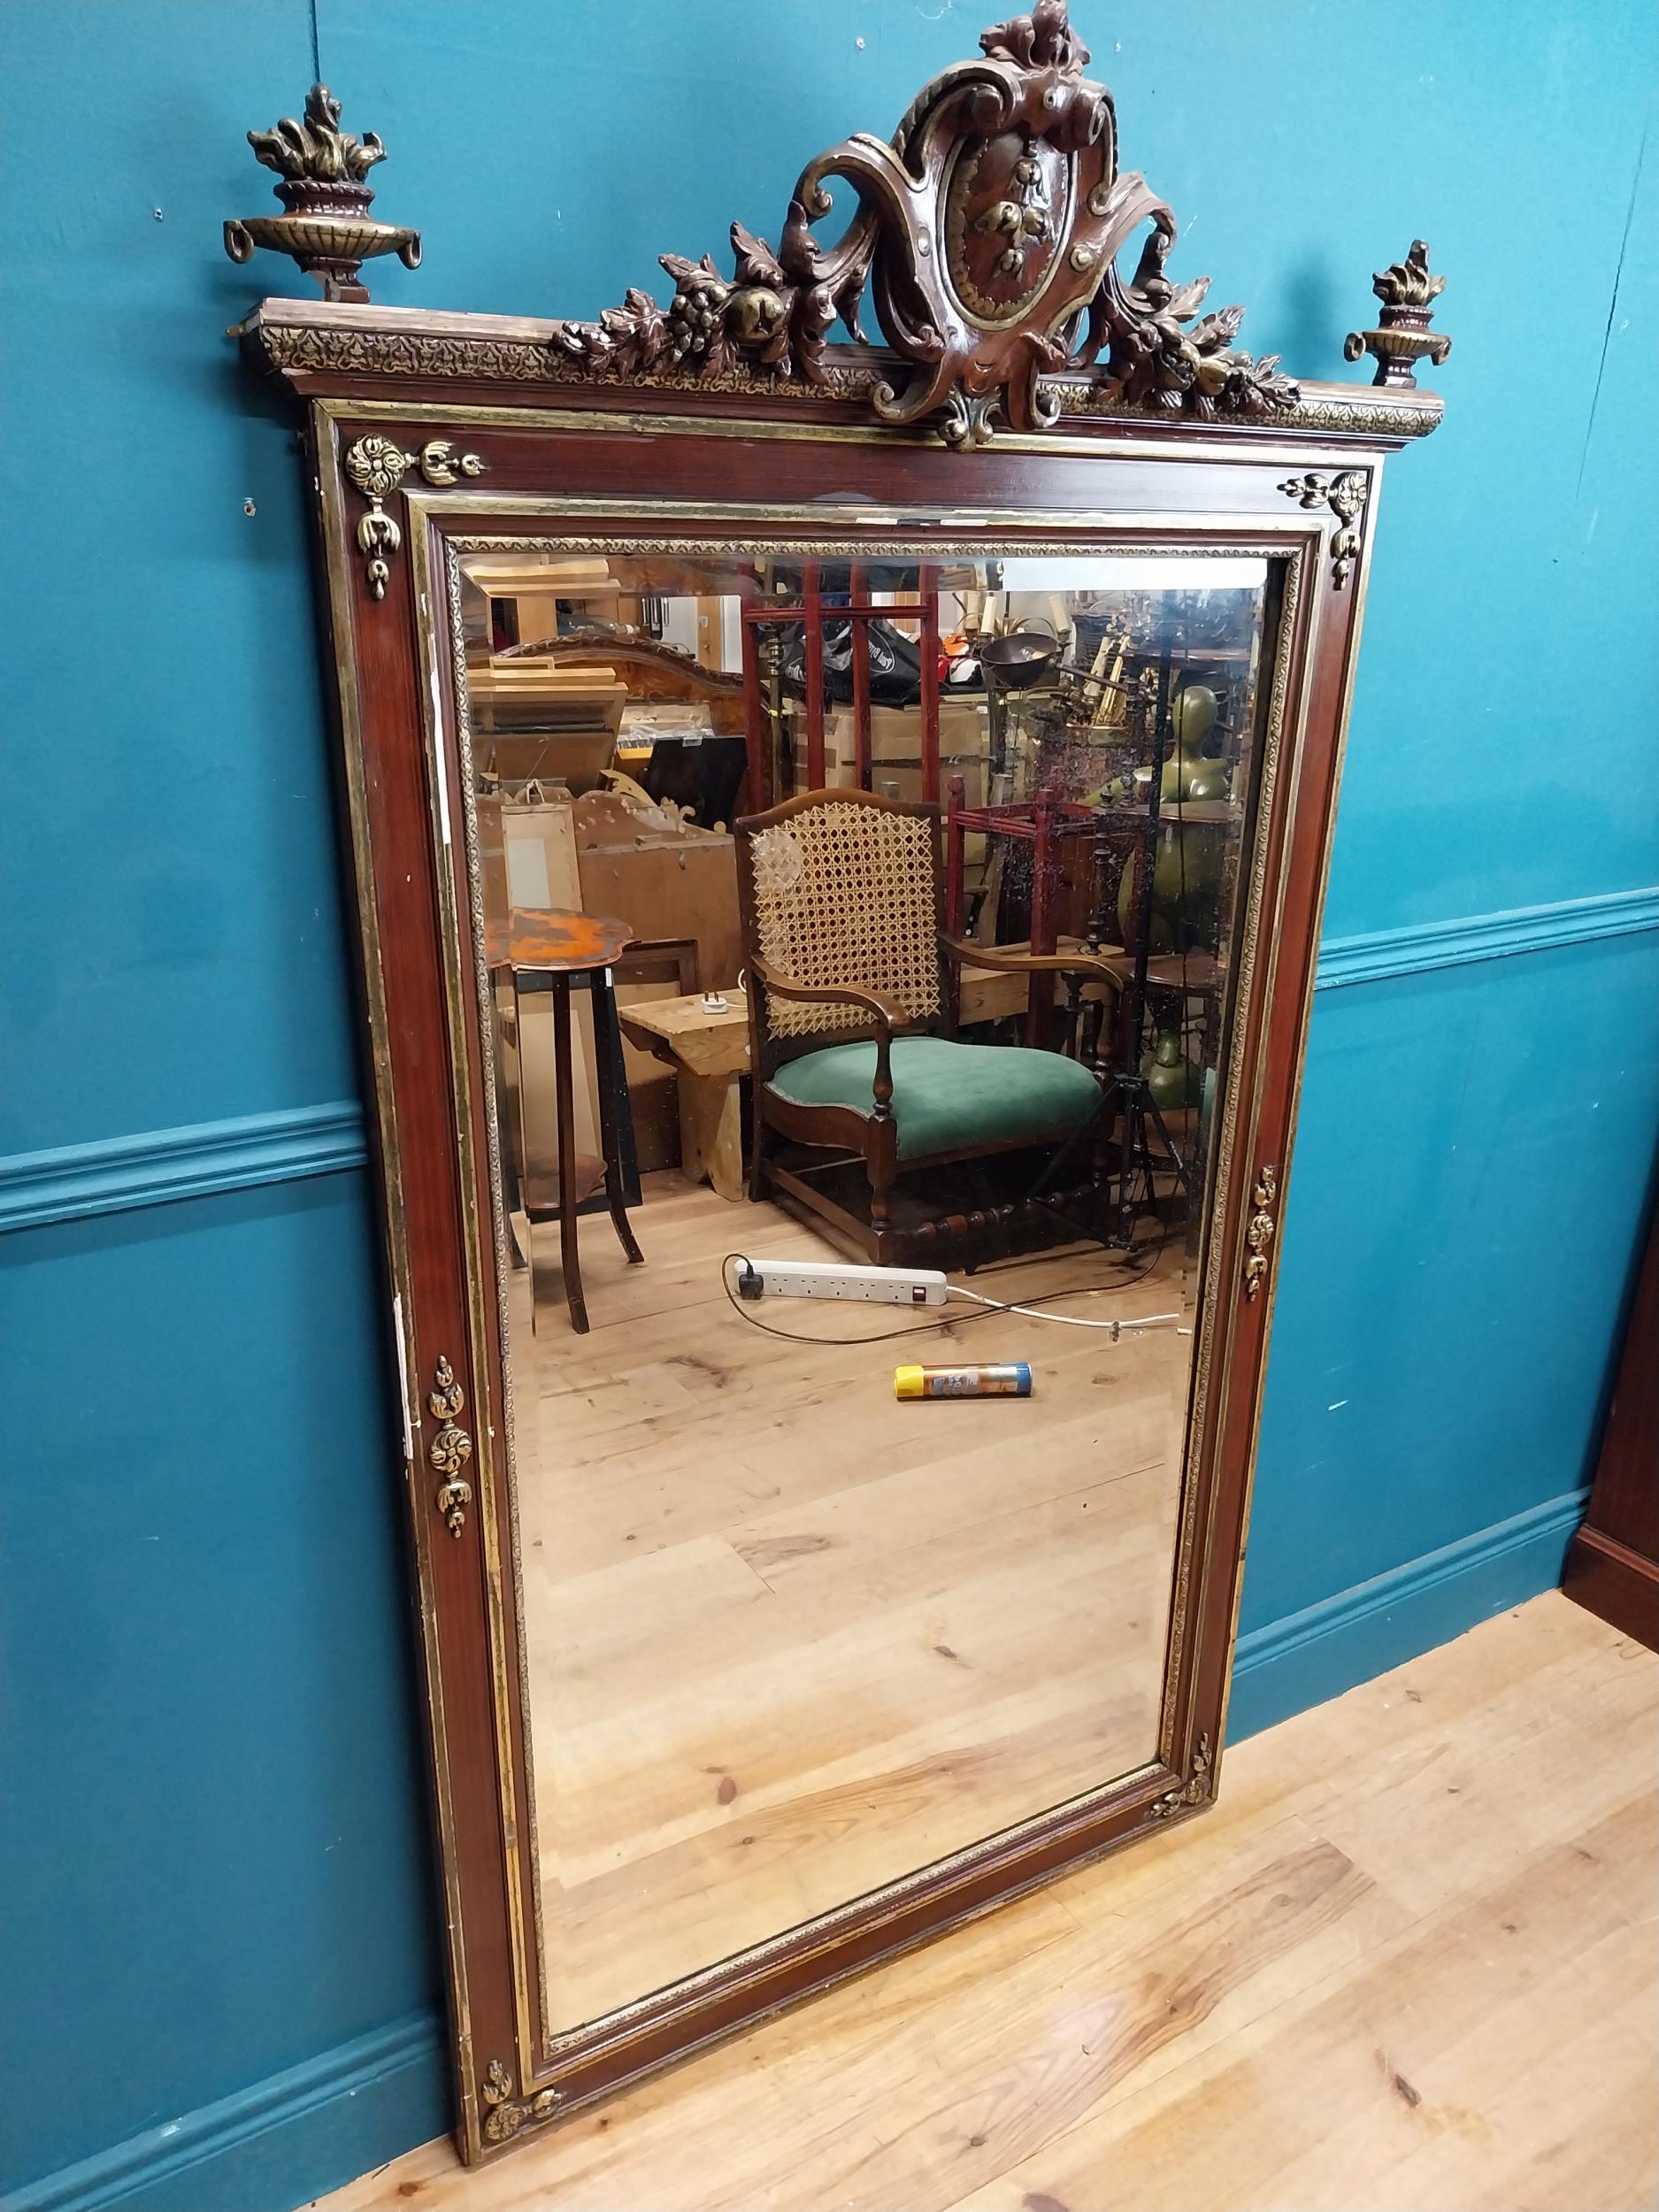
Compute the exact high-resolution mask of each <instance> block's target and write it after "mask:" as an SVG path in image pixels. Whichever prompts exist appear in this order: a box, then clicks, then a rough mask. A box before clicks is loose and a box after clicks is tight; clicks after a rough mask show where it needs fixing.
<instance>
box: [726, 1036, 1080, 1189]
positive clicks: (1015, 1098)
mask: <svg viewBox="0 0 1659 2212" xmlns="http://www.w3.org/2000/svg"><path fill="white" fill-rule="evenodd" d="M875 1075H876V1048H875V1046H874V1045H873V1044H872V1043H860V1044H846V1045H826V1046H825V1047H824V1048H823V1049H822V1051H819V1052H808V1053H804V1054H803V1056H801V1058H800V1059H798V1060H791V1061H788V1062H787V1064H785V1065H784V1066H783V1067H780V1069H779V1071H778V1072H777V1074H776V1075H774V1076H773V1077H772V1081H771V1084H770V1085H769V1086H768V1087H769V1088H770V1089H771V1090H772V1092H774V1093H775V1094H776V1095H777V1096H778V1097H780V1098H782V1099H787V1101H788V1102H789V1103H790V1104H791V1105H795V1106H849V1107H851V1108H852V1110H853V1111H854V1112H855V1113H860V1114H868V1113H869V1112H871V1111H872V1106H873V1099H872V1088H871V1087H872V1084H873V1083H874V1081H875ZM1100 1095H1101V1094H1100V1086H1099V1085H1098V1084H1097V1083H1096V1082H1095V1080H1094V1077H1093V1076H1092V1075H1091V1074H1090V1073H1089V1071H1088V1070H1087V1068H1085V1067H1080V1066H1079V1064H1078V1063H1077V1062H1076V1061H1075V1060H1067V1059H1065V1058H1064V1056H1062V1055H1061V1054H1059V1053H1057V1052H1040V1051H1037V1050H1035V1049H1034V1048H1032V1047H1031V1046H1029V1045H964V1044H957V1043H955V1042H954V1041H952V1040H950V1039H949V1038H947V1037H895V1039H894V1041H893V1118H894V1120H895V1122H896V1123H897V1124H898V1133H899V1157H900V1159H902V1160H919V1159H923V1158H925V1157H926V1156H927V1155H928V1154H930V1153H934V1152H968V1151H972V1150H975V1149H977V1148H979V1147H980V1146H982V1145H995V1144H1013V1143H1017V1142H1018V1141H1021V1140H1023V1139H1027V1138H1028V1139H1030V1140H1031V1141H1032V1142H1033V1143H1035V1142H1038V1141H1041V1139H1044V1138H1053V1137H1069V1136H1071V1134H1072V1133H1073V1132H1074V1131H1076V1130H1078V1129H1080V1128H1081V1127H1082V1126H1083V1125H1084V1123H1085V1122H1087V1120H1088V1118H1089V1117H1090V1116H1091V1115H1092V1114H1093V1113H1094V1110H1095V1109H1096V1108H1097V1106H1098V1105H1099V1103H1100Z"/></svg>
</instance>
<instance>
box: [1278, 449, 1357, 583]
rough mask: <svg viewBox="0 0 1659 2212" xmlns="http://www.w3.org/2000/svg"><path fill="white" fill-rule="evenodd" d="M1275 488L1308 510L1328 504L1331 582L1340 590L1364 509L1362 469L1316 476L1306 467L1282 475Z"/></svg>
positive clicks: (1354, 556) (1351, 560) (1350, 563)
mask: <svg viewBox="0 0 1659 2212" xmlns="http://www.w3.org/2000/svg"><path fill="white" fill-rule="evenodd" d="M1370 488H1371V487H1370V480H1369V479H1368V478H1367V476H1366V474H1365V472H1364V470H1363V469H1344V470H1343V472H1342V473H1341V475H1340V476H1337V477H1328V476H1318V475H1316V474H1315V473H1314V472H1313V471H1312V470H1310V471H1309V472H1308V473H1307V475H1306V476H1288V477H1286V480H1285V481H1284V482H1283V483H1282V484H1281V485H1280V486H1279V490H1280V491H1281V492H1283V493H1284V494H1285V495H1286V498H1287V499H1294V500H1296V501H1297V502H1299V503H1300V504H1301V505H1302V506H1304V507H1307V508H1309V509H1310V510H1311V509H1316V508H1319V507H1328V508H1329V509H1330V511H1331V512H1332V513H1333V515H1334V516H1335V517H1336V519H1337V529H1336V534H1335V535H1334V536H1333V538H1332V540H1331V581H1332V583H1333V585H1334V586H1335V588H1336V589H1337V590H1338V591H1340V590H1341V588H1342V587H1343V585H1344V584H1345V583H1347V581H1348V574H1349V572H1350V571H1351V569H1352V568H1353V565H1354V564H1355V562H1356V560H1358V558H1359V518H1360V517H1361V515H1363V513H1364V511H1365V501H1366V498H1367V496H1368V495H1369V492H1370Z"/></svg>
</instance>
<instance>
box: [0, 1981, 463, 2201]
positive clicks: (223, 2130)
mask: <svg viewBox="0 0 1659 2212" xmlns="http://www.w3.org/2000/svg"><path fill="white" fill-rule="evenodd" d="M449 2121H450V2090H449V2048H448V2039H447V2037H446V2035H445V2033H444V2028H443V2023H442V2019H441V2018H440V2017H439V2016H438V2015H437V2014H436V2013H435V2012H421V2013H416V2014H415V2015H413V2016H411V2018H409V2019H406V2020H398V2021H395V2022H393V2024H391V2025H390V2026H389V2027H385V2028H378V2029H376V2030H375V2031H374V2032H373V2034H371V2035H364V2036H358V2037H357V2039H356V2040H355V2041H353V2042H350V2043H342V2044H340V2045H338V2046H337V2047H335V2048H334V2049H333V2050H330V2051H324V2052H321V2053H320V2054H319V2055H318V2056H317V2057H315V2058H311V2059H307V2060H305V2061H304V2062H303V2064H301V2065H298V2066H293V2067H290V2068H288V2070H287V2071H286V2072H285V2073H280V2074H273V2075H271V2076H270V2077H269V2078H267V2079H265V2081H260V2082H256V2083H255V2084H254V2085H253V2086H252V2087H251V2088H249V2089H242V2090H238V2091H237V2092H236V2093H235V2094H234V2095H233V2096H229V2097H223V2098H221V2099H220V2100H219V2102H218V2103H217V2104H210V2105H204V2106H202V2107H201V2108H199V2109H198V2110H196V2111H195V2112H188V2113H186V2114H185V2115H184V2116H183V2117H182V2118H180V2119H177V2120H170V2121H168V2122H166V2123H165V2124H164V2125H162V2126H160V2127H156V2128H150V2129H147V2130H146V2131H145V2132H144V2133H143V2134H142V2135H134V2136H131V2137H129V2138H128V2139H127V2141H126V2142H125V2143H117V2144H116V2145H115V2146H114V2147H113V2148H112V2149H110V2150H107V2151H101V2152H99V2153H98V2154H97V2155H96V2157H93V2158H87V2159H82V2160H81V2162H79V2163H78V2164H76V2165H73V2166H65V2167H63V2168H62V2169H60V2170H59V2171H58V2172H57V2173H55V2174H48V2175H46V2176H45V2177H43V2178H42V2179H41V2180H38V2181H35V2182H33V2183H30V2184H29V2185H27V2186H26V2187H23V2188H20V2189H19V2190H17V2191H15V2192H14V2193H12V2195H10V2196H5V2197H0V2212H114V2208H116V2207H117V2206H119V2208H120V2212H293V2208H294V2207H295V2206H296V2205H299V2204H306V2203H309V2202H310V2201H311V2199H312V2198H313V2197H317V2196H320V2195H322V2194H323V2193H325V2192H326V2191H327V2190H330V2189H337V2188H341V2187H342V2186H343V2185H345V2183H347V2182H348V2181H352V2180H355V2179H356V2177H357V2175H359V2174H362V2173H366V2172H368V2171H369V2170H370V2169H371V2168H372V2167H374V2166H379V2165H381V2164H383V2163H384V2162H385V2161H386V2160H388V2159H389V2158H396V2157H397V2156H398V2155H399V2154H401V2153H402V2152H403V2151H406V2150H408V2149H410V2148H411V2146H412V2145H414V2144H416V2143H426V2142H430V2141H431V2139H432V2138H433V2137H434V2135H442V2134H443V2133H444V2132H445V2131H446V2130H447V2129H448V2128H449Z"/></svg>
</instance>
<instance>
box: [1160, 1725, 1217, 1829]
mask: <svg viewBox="0 0 1659 2212" xmlns="http://www.w3.org/2000/svg"><path fill="white" fill-rule="evenodd" d="M1214 1769H1215V1760H1214V1758H1213V1757H1212V1755H1211V1754H1210V1739H1209V1737H1208V1736H1201V1737H1200V1738H1199V1739H1198V1741H1197V1742H1196V1743H1195V1744H1194V1746H1193V1765H1192V1771H1191V1773H1190V1774H1189V1775H1188V1776H1187V1779H1186V1780H1185V1781H1184V1782H1183V1783H1182V1784H1181V1786H1180V1787H1179V1789H1173V1790H1165V1791H1164V1794H1163V1796H1162V1797H1159V1798H1155V1799H1154V1800H1153V1803H1152V1817H1153V1819H1154V1820H1167V1819H1168V1818H1169V1817H1170V1815H1171V1813H1179V1812H1184V1811H1186V1809H1187V1807H1188V1806H1191V1805H1202V1804H1203V1803H1204V1802H1205V1801H1206V1800H1207V1799H1208V1798H1210V1796H1211V1795H1212V1794H1213V1793H1214V1790H1215V1775H1214Z"/></svg>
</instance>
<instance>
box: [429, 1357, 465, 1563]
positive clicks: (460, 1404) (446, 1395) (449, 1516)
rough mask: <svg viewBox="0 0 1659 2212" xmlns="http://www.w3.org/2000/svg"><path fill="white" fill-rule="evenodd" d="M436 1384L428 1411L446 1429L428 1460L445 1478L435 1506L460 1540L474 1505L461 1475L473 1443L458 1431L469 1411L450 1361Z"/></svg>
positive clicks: (438, 1371) (443, 1363) (440, 1367)
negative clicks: (459, 1417) (462, 1414)
mask: <svg viewBox="0 0 1659 2212" xmlns="http://www.w3.org/2000/svg"><path fill="white" fill-rule="evenodd" d="M432 1380H433V1388H432V1390H431V1392H430V1393H429V1394H428V1396H427V1399H426V1406H427V1409H428V1410H429V1412H430V1413H431V1415H432V1417H433V1419H434V1421H441V1422H442V1428H440V1429H439V1431H438V1433H437V1434H436V1435H435V1436H434V1438H433V1440H432V1441H431V1443H430V1444H428V1445H427V1447H426V1458H427V1460H428V1461H429V1463H431V1465H432V1467H433V1469H434V1472H436V1473H438V1474H440V1475H442V1477H443V1481H442V1485H441V1486H440V1488H439V1491H438V1494H437V1497H436V1499H435V1500H434V1503H435V1504H436V1506H437V1509H438V1510H439V1512H440V1513H441V1514H442V1516H443V1520H444V1525H445V1527H447V1528H448V1530H449V1533H450V1535H451V1536H457V1537H458V1536H459V1535H460V1533H461V1532H462V1530H463V1529H464V1528H465V1526H466V1509H467V1507H468V1506H469V1505H471V1504H472V1484H471V1483H470V1482H468V1481H467V1479H466V1478H465V1475H464V1474H463V1473H462V1469H463V1468H464V1467H465V1465H466V1463H467V1461H468V1460H469V1459H471V1458H472V1438H471V1437H470V1436H469V1435H468V1434H467V1432H466V1431H465V1429H464V1428H460V1427H457V1424H456V1418H455V1417H456V1415H457V1413H460V1412H462V1411H464V1410H465V1406H466V1393H465V1390H463V1389H462V1387H461V1386H460V1384H459V1382H458V1381H457V1379H456V1374H455V1370H454V1369H453V1368H452V1367H451V1366H450V1364H449V1361H448V1360H447V1359H443V1358H440V1359H439V1362H438V1364H437V1366H436V1367H435V1368H434V1370H433V1375H432Z"/></svg>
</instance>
